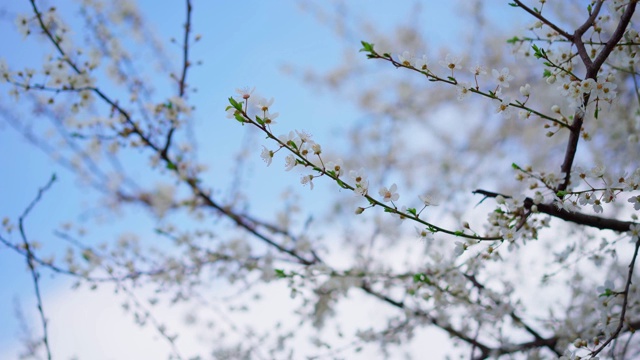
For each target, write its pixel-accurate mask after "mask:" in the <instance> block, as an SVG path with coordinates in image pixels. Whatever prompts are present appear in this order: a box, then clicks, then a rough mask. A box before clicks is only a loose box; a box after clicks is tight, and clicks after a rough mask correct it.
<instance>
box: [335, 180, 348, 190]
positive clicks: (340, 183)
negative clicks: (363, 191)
mask: <svg viewBox="0 0 640 360" xmlns="http://www.w3.org/2000/svg"><path fill="white" fill-rule="evenodd" d="M336 182H337V183H338V185H340V187H341V188H343V189H348V188H349V186H347V184H345V183H344V181H342V180H340V179H336Z"/></svg>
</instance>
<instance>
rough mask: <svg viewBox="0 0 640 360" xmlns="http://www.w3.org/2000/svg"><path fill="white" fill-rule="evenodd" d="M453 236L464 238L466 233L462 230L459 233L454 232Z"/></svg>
mask: <svg viewBox="0 0 640 360" xmlns="http://www.w3.org/2000/svg"><path fill="white" fill-rule="evenodd" d="M453 235H455V236H462V235H464V232H463V231H462V230H458V231H456V232H454V233H453Z"/></svg>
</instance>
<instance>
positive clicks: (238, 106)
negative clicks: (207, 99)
mask: <svg viewBox="0 0 640 360" xmlns="http://www.w3.org/2000/svg"><path fill="white" fill-rule="evenodd" d="M229 103H230V104H231V105H232V106H233V107H234V108H235V109H236V110H238V111H242V104H243V103H244V102H243V101H240V102H237V101H236V99H234V98H232V97H230V98H229Z"/></svg>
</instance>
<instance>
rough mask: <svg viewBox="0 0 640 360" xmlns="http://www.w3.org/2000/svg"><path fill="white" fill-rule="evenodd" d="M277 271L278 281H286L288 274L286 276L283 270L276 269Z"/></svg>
mask: <svg viewBox="0 0 640 360" xmlns="http://www.w3.org/2000/svg"><path fill="white" fill-rule="evenodd" d="M275 271H276V277H277V278H278V279H284V278H286V277H287V274H285V272H284V270H282V269H275Z"/></svg>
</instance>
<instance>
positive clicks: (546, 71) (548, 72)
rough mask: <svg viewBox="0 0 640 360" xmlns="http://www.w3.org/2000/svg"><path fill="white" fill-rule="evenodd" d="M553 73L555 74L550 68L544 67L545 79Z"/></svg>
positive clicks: (543, 74) (543, 75)
mask: <svg viewBox="0 0 640 360" xmlns="http://www.w3.org/2000/svg"><path fill="white" fill-rule="evenodd" d="M551 75H553V74H552V73H551V71H549V70H548V69H544V71H543V72H542V77H543V78H545V79H546V78H548V77H549V76H551Z"/></svg>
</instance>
